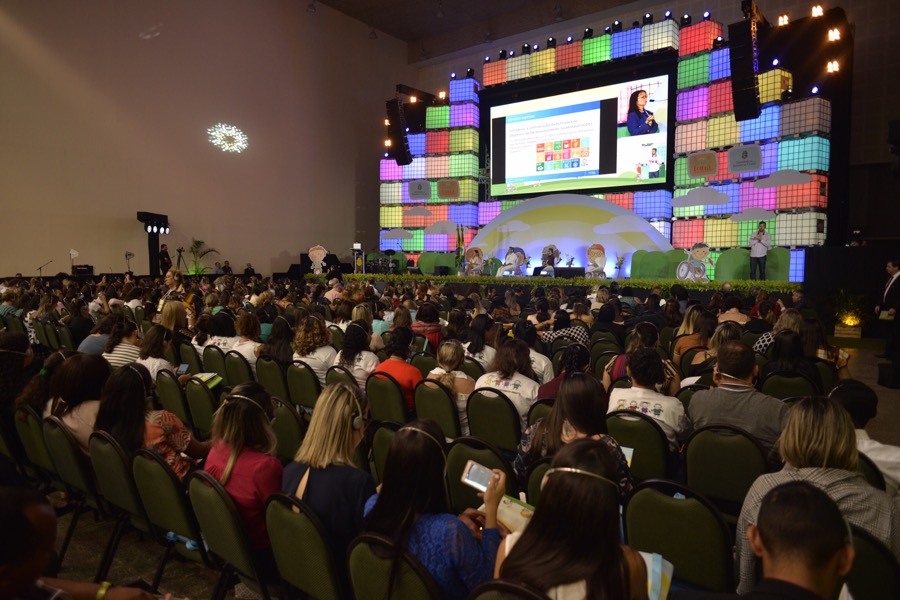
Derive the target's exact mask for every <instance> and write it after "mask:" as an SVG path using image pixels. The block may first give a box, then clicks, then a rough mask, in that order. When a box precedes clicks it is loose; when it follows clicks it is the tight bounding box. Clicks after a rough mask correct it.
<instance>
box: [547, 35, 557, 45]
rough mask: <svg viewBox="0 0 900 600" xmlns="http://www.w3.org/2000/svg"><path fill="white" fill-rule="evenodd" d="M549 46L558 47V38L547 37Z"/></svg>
mask: <svg viewBox="0 0 900 600" xmlns="http://www.w3.org/2000/svg"><path fill="white" fill-rule="evenodd" d="M547 47H548V48H556V38H555V37H553V36H551V37H548V38H547Z"/></svg>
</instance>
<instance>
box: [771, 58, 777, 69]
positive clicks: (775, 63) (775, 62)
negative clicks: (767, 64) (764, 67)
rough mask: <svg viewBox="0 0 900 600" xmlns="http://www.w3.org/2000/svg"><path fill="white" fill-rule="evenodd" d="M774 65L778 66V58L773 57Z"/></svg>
mask: <svg viewBox="0 0 900 600" xmlns="http://www.w3.org/2000/svg"><path fill="white" fill-rule="evenodd" d="M772 66H773V67H777V66H778V59H777V58H773V59H772Z"/></svg>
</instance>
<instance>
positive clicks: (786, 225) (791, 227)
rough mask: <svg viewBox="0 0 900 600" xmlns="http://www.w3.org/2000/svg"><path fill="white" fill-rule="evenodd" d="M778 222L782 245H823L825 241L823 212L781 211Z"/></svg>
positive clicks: (779, 242) (780, 243)
mask: <svg viewBox="0 0 900 600" xmlns="http://www.w3.org/2000/svg"><path fill="white" fill-rule="evenodd" d="M776 222H777V225H778V237H779V239H778V244H779V245H781V246H821V245H822V244H824V243H825V225H826V218H825V213H823V212H804V213H781V214H779V215H778V217H777V219H776Z"/></svg>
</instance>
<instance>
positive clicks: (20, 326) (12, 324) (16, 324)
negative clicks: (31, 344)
mask: <svg viewBox="0 0 900 600" xmlns="http://www.w3.org/2000/svg"><path fill="white" fill-rule="evenodd" d="M6 328H7V329H8V330H10V331H12V332H13V333H25V323H23V322H22V318H21V317H17V316H16V315H14V314H8V315H6Z"/></svg>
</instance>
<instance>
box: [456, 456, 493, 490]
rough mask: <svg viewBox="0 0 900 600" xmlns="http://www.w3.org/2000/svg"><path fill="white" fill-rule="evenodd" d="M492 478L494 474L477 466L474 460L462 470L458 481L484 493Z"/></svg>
mask: <svg viewBox="0 0 900 600" xmlns="http://www.w3.org/2000/svg"><path fill="white" fill-rule="evenodd" d="M493 476H494V472H493V471H492V470H490V469H488V468H487V467H485V466H484V465H480V464H478V463H477V462H475V461H474V460H470V461H469V462H467V463H466V466H465V468H464V469H463V474H462V477H460V481H462V482H463V483H464V484H466V485H468V486H471V487H473V488H475V489H476V490H478V491H479V492H484V491H486V490H487V487H488V484H489V483H490V482H491V478H492V477H493Z"/></svg>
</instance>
